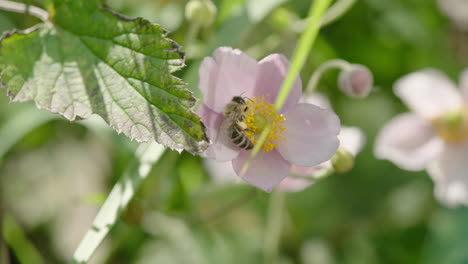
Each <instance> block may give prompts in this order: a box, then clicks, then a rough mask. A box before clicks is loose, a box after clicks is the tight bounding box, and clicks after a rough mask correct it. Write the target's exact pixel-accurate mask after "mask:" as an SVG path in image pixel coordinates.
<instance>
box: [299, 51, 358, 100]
mask: <svg viewBox="0 0 468 264" xmlns="http://www.w3.org/2000/svg"><path fill="white" fill-rule="evenodd" d="M350 67H351V64H349V62H347V61H345V60H341V59H335V60H329V61H327V62H324V63H322V64H321V65H320V66H319V67H318V68H317V69H316V70H315V71H314V73H313V74H312V76H311V77H310V79H309V82H308V83H307V87H306V89H305V91H306V92H307V93H312V92H313V91H315V89H316V88H317V84H318V83H319V81H320V78H322V76H323V74H324V73H325V72H326V71H328V70H331V69H341V70H347V69H349V68H350Z"/></svg>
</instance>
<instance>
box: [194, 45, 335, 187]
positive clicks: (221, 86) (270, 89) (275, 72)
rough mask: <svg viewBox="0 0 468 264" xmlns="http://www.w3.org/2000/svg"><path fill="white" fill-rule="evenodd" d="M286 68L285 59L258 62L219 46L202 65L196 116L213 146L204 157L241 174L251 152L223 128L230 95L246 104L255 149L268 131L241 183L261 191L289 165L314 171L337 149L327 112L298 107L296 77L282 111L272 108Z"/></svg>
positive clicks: (272, 57)
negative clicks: (268, 127)
mask: <svg viewBox="0 0 468 264" xmlns="http://www.w3.org/2000/svg"><path fill="white" fill-rule="evenodd" d="M288 67H289V62H288V60H287V59H286V58H285V57H284V56H282V55H279V54H272V55H269V56H268V57H266V58H264V59H263V60H261V61H260V62H257V61H255V60H254V59H252V58H251V57H249V56H248V55H246V54H244V53H242V52H241V51H240V50H236V49H232V48H228V47H221V48H218V49H217V50H215V52H214V54H213V57H207V58H205V59H204V60H203V63H202V65H201V67H200V70H199V74H200V82H199V88H200V90H201V92H202V93H203V103H202V104H201V105H200V107H199V108H198V110H197V112H198V114H199V115H200V116H201V118H202V121H203V122H204V123H205V125H206V127H207V134H208V136H209V137H210V139H211V141H212V145H211V146H210V147H209V148H208V149H207V150H206V152H205V153H204V155H205V156H206V157H208V158H211V159H214V160H216V161H219V162H226V161H232V166H233V168H234V171H235V172H236V174H237V175H239V174H240V172H241V170H242V168H243V166H244V164H245V162H246V160H247V159H248V157H249V156H250V154H251V153H250V151H247V150H244V149H241V148H239V147H237V146H236V145H235V144H234V143H233V142H232V140H231V139H230V138H229V136H228V134H227V129H224V127H225V126H223V125H222V124H223V123H224V121H226V119H225V117H224V115H223V112H224V109H225V107H226V105H227V104H228V103H229V102H231V100H232V98H233V97H234V96H242V97H245V98H249V99H250V100H246V101H247V103H248V105H249V109H250V111H249V112H248V114H247V125H248V131H249V133H248V134H249V135H248V136H249V138H250V139H251V141H252V142H253V143H254V144H255V143H256V140H257V138H258V135H259V134H261V132H262V131H263V129H264V127H265V124H266V122H265V120H268V121H271V122H272V126H273V128H272V130H271V132H270V133H269V135H268V138H267V140H266V142H265V143H264V144H263V145H262V150H263V151H261V152H260V153H259V154H258V155H257V156H256V158H255V159H254V160H253V162H252V163H251V165H250V167H249V168H248V170H247V171H246V173H245V174H244V175H243V180H245V181H246V182H248V183H249V184H251V185H254V186H256V187H258V188H261V189H263V190H265V191H271V190H272V189H273V188H274V187H275V186H276V185H277V184H279V183H280V182H281V181H282V180H283V179H284V178H286V176H288V174H289V171H290V169H291V165H292V164H296V165H299V166H313V165H316V164H319V163H321V162H324V161H326V160H328V159H330V158H331V156H332V155H333V154H334V153H335V151H336V149H337V147H338V139H337V135H338V132H339V129H340V121H339V119H338V117H337V116H336V115H335V114H334V113H333V112H331V111H329V110H324V109H322V108H320V107H317V106H315V105H312V104H306V103H298V101H299V98H300V97H301V95H302V87H301V82H300V79H299V78H297V80H296V82H295V83H294V85H293V88H292V90H291V92H290V94H289V96H288V98H287V99H286V102H285V104H284V106H283V107H282V109H281V110H280V111H279V113H277V112H276V111H274V107H273V103H274V102H275V100H276V96H277V95H278V92H279V90H280V87H281V85H282V83H283V80H284V78H285V76H286V74H287V71H288Z"/></svg>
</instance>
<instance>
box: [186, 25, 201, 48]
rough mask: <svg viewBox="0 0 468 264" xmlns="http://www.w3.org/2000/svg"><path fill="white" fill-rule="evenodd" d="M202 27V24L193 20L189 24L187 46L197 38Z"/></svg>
mask: <svg viewBox="0 0 468 264" xmlns="http://www.w3.org/2000/svg"><path fill="white" fill-rule="evenodd" d="M200 28H201V27H200V24H198V23H194V22H192V23H190V24H189V28H188V30H187V35H186V36H185V46H188V45H191V43H192V42H193V41H195V40H196V39H197V36H198V32H199V31H200Z"/></svg>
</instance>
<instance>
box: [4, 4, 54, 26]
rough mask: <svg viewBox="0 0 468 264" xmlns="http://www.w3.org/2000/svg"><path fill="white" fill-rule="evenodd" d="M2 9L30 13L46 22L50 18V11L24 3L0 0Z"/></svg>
mask: <svg viewBox="0 0 468 264" xmlns="http://www.w3.org/2000/svg"><path fill="white" fill-rule="evenodd" d="M0 9H1V10H5V11H10V12H15V13H21V14H28V15H31V16H34V17H37V18H39V19H40V20H42V21H44V22H45V21H48V20H49V13H47V11H45V10H44V9H42V8H39V7H36V6H31V5H27V4H23V3H18V2H13V1H7V0H0Z"/></svg>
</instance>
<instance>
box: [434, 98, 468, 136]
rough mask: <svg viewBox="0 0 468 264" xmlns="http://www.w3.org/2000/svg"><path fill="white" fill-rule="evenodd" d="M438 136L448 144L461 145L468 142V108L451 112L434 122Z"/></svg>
mask: <svg viewBox="0 0 468 264" xmlns="http://www.w3.org/2000/svg"><path fill="white" fill-rule="evenodd" d="M432 125H433V127H434V128H435V130H436V131H437V134H438V135H439V136H440V137H441V138H442V139H444V140H445V141H447V142H450V143H460V142H463V141H465V140H468V106H466V107H463V108H461V109H457V110H452V111H449V112H447V113H445V114H443V115H441V116H440V117H438V118H436V119H434V120H432Z"/></svg>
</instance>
